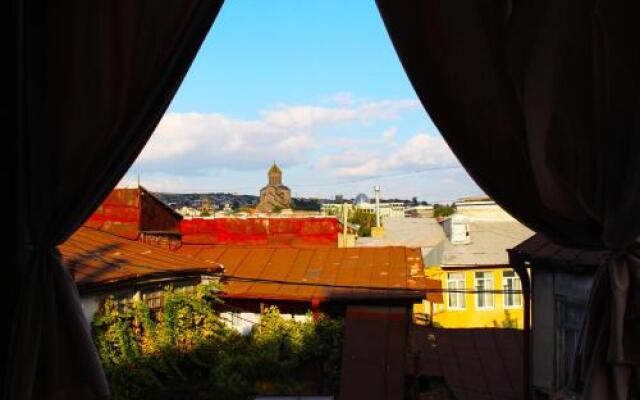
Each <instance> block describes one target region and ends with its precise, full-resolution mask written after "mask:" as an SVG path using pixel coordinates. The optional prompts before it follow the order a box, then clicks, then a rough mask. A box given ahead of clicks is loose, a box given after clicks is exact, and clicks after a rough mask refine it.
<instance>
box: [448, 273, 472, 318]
mask: <svg viewBox="0 0 640 400" xmlns="http://www.w3.org/2000/svg"><path fill="white" fill-rule="evenodd" d="M451 275H460V276H462V278H461V279H451ZM466 280H467V279H466V274H465V273H464V272H447V290H449V289H454V290H465V288H466V284H467V282H466ZM460 282H462V287H457V286H458V284H459V283H460ZM452 283H455V286H456V287H451V284H452ZM452 298H455V299H458V300H460V299H461V300H462V305H456V306H452V305H451V299H452ZM447 309H449V310H466V309H467V298H466V293H465V292H462V293H460V292H455V293H449V292H448V291H447Z"/></svg>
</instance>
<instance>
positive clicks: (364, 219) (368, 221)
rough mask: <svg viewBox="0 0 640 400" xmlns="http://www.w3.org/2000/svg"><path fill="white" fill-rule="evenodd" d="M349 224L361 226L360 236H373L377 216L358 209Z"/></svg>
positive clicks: (350, 218)
mask: <svg viewBox="0 0 640 400" xmlns="http://www.w3.org/2000/svg"><path fill="white" fill-rule="evenodd" d="M349 222H351V223H353V224H356V225H359V226H360V228H359V229H358V236H360V237H368V236H371V227H374V226H375V225H376V215H375V214H373V213H367V212H364V211H363V210H358V209H356V210H355V212H353V213H352V214H351V216H350V217H349Z"/></svg>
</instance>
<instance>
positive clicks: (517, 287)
mask: <svg viewBox="0 0 640 400" xmlns="http://www.w3.org/2000/svg"><path fill="white" fill-rule="evenodd" d="M505 274H513V276H509V277H506V276H505ZM507 281H513V287H512V288H511V289H509V288H507ZM502 290H503V292H502V306H503V307H504V308H505V309H507V310H509V309H516V308H522V294H521V293H507V291H508V290H520V291H522V281H521V280H520V277H519V276H518V274H516V272H515V271H513V270H512V271H502ZM510 296H511V297H510ZM509 298H511V299H512V300H514V303H513V304H507V299H509ZM516 299H517V302H516V301H515V300H516ZM516 303H517V304H516Z"/></svg>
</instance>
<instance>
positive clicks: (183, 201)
mask: <svg viewBox="0 0 640 400" xmlns="http://www.w3.org/2000/svg"><path fill="white" fill-rule="evenodd" d="M154 195H156V196H157V197H158V198H159V199H160V200H162V201H163V202H164V203H165V204H167V205H168V206H169V207H171V208H180V207H184V206H186V207H196V208H198V207H200V206H201V205H202V200H203V199H207V200H209V202H210V203H211V204H212V205H214V206H216V208H222V207H224V205H225V204H229V205H230V206H231V207H233V209H234V210H237V209H239V208H244V207H255V206H256V205H257V204H258V202H259V201H260V197H259V196H254V195H250V194H233V193H221V192H220V193H162V192H155V193H154ZM331 201H332V200H329V199H310V198H303V197H294V198H293V199H292V203H293V204H292V205H293V208H294V209H296V210H306V211H319V210H320V205H321V204H324V203H330V202H331Z"/></svg>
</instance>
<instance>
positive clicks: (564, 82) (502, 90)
mask: <svg viewBox="0 0 640 400" xmlns="http://www.w3.org/2000/svg"><path fill="white" fill-rule="evenodd" d="M377 3H378V7H379V10H380V12H381V15H382V18H383V20H384V22H385V25H386V27H387V30H388V32H389V34H390V36H391V39H392V41H393V44H394V46H395V48H396V51H397V53H398V55H399V57H400V60H401V62H402V64H403V66H404V68H405V71H406V72H407V75H408V76H409V79H410V80H411V82H412V84H413V87H414V89H415V90H416V92H417V94H418V97H419V98H420V100H421V101H422V104H423V105H424V106H425V108H426V110H427V111H428V113H429V115H430V116H431V118H432V119H433V121H434V123H435V124H436V125H437V127H438V128H439V130H440V132H441V133H442V135H443V136H444V138H445V140H446V141H447V143H448V144H449V145H450V147H451V149H452V150H453V152H454V153H455V154H456V156H457V157H458V158H459V160H460V161H461V163H462V164H463V165H464V167H465V168H466V169H467V171H468V172H469V174H470V175H471V176H472V177H473V179H474V180H475V181H476V182H477V183H478V184H479V185H480V187H481V188H482V189H483V190H484V191H485V192H486V193H487V194H488V195H490V196H492V197H493V198H494V199H495V200H496V201H497V202H498V203H499V204H500V205H502V206H503V207H504V208H505V209H507V210H508V211H509V212H510V213H512V214H513V215H514V216H516V217H517V218H518V219H519V220H520V221H522V222H523V223H525V224H526V225H528V226H529V227H531V228H532V229H534V230H536V231H537V232H541V233H543V234H545V235H547V236H549V237H552V238H553V239H554V240H555V241H557V242H558V243H561V244H564V245H570V246H575V247H579V248H594V249H599V248H606V249H609V250H611V253H612V256H611V258H610V259H609V260H608V261H607V262H606V263H605V264H604V265H602V266H600V269H599V271H598V274H597V276H596V279H595V282H594V288H593V290H592V294H591V299H590V304H589V310H588V316H587V321H586V324H585V329H584V332H583V339H584V340H583V344H582V348H581V369H580V375H581V379H582V380H583V381H584V385H585V386H584V392H585V398H588V399H605V398H615V399H627V398H629V397H630V396H632V394H635V395H637V394H638V390H639V389H638V384H639V382H640V372H639V368H638V363H639V362H640V340H639V339H638V338H639V337H640V299H639V296H640V251H639V250H638V248H639V242H638V237H639V234H640V132H639V130H640V79H639V78H640V23H639V22H638V21H640V2H636V1H619V0H610V1H593V0H563V1H559V0H531V1H526V0H518V1H516V0H513V1H507V0H503V1H498V0H495V1H494V0H491V1H484V0H466V1H440V0H406V1H396V0H378V2H377Z"/></svg>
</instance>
